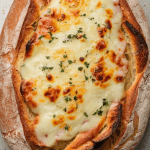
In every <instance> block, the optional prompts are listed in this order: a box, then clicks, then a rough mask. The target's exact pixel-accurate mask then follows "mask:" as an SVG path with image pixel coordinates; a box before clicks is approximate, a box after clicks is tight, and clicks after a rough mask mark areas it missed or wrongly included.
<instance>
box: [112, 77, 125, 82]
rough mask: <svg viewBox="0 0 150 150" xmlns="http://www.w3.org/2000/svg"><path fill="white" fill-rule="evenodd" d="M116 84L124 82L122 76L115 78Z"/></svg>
mask: <svg viewBox="0 0 150 150" xmlns="http://www.w3.org/2000/svg"><path fill="white" fill-rule="evenodd" d="M114 80H115V82H117V83H119V82H123V81H124V78H123V77H122V76H117V77H115V78H114Z"/></svg>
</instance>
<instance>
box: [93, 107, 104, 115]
mask: <svg viewBox="0 0 150 150" xmlns="http://www.w3.org/2000/svg"><path fill="white" fill-rule="evenodd" d="M102 114H103V111H102V106H101V107H100V108H99V109H97V110H96V112H95V113H94V114H93V115H99V116H101V115H102Z"/></svg>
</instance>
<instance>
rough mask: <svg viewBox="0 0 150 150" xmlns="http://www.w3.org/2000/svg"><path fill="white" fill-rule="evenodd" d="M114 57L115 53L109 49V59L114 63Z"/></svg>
mask: <svg viewBox="0 0 150 150" xmlns="http://www.w3.org/2000/svg"><path fill="white" fill-rule="evenodd" d="M116 57H117V55H116V53H115V52H114V51H113V50H111V51H109V59H110V60H111V62H113V63H116Z"/></svg>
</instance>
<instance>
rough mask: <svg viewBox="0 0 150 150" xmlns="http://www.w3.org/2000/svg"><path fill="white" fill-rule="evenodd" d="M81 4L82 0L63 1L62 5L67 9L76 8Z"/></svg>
mask: <svg viewBox="0 0 150 150" xmlns="http://www.w3.org/2000/svg"><path fill="white" fill-rule="evenodd" d="M81 2H82V0H64V4H65V5H66V6H67V7H69V8H77V7H79V6H80V4H81Z"/></svg>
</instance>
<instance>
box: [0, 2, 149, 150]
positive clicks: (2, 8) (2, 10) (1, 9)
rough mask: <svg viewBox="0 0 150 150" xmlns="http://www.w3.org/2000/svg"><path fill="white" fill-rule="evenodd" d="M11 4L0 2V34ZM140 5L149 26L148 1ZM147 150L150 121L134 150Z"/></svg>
mask: <svg viewBox="0 0 150 150" xmlns="http://www.w3.org/2000/svg"><path fill="white" fill-rule="evenodd" d="M12 2H13V0H0V32H1V29H2V26H3V23H4V20H5V18H6V16H7V13H8V11H9V8H10V6H11V4H12ZM140 4H141V5H142V7H143V8H144V11H145V13H146V16H147V18H148V22H149V26H150V1H149V0H140ZM148 143H149V144H148ZM5 149H8V147H7V145H5V143H4V140H3V138H2V136H1V134H0V150H5ZM148 149H150V121H149V123H148V126H147V129H146V131H145V134H144V137H143V139H142V140H141V142H140V143H139V145H138V146H137V148H136V149H135V150H148Z"/></svg>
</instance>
